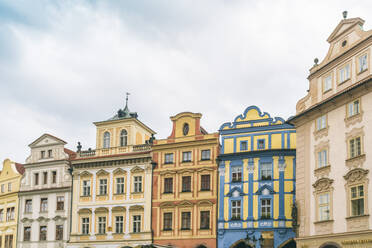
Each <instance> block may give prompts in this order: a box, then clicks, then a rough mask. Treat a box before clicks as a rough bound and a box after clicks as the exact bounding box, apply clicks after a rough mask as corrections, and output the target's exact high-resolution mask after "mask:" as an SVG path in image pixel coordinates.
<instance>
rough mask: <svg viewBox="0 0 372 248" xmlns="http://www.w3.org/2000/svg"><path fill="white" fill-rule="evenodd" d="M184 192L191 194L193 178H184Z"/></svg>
mask: <svg viewBox="0 0 372 248" xmlns="http://www.w3.org/2000/svg"><path fill="white" fill-rule="evenodd" d="M182 192H191V176H185V177H182Z"/></svg>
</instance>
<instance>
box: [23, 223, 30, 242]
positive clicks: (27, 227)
mask: <svg viewBox="0 0 372 248" xmlns="http://www.w3.org/2000/svg"><path fill="white" fill-rule="evenodd" d="M26 229H27V232H26ZM26 234H27V235H26ZM23 241H24V242H28V241H31V226H24V227H23Z"/></svg>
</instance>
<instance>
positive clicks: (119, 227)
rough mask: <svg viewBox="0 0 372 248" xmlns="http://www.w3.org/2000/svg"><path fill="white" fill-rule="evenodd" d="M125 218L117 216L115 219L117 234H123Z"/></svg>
mask: <svg viewBox="0 0 372 248" xmlns="http://www.w3.org/2000/svg"><path fill="white" fill-rule="evenodd" d="M123 225H124V217H123V216H116V217H115V232H116V233H123Z"/></svg>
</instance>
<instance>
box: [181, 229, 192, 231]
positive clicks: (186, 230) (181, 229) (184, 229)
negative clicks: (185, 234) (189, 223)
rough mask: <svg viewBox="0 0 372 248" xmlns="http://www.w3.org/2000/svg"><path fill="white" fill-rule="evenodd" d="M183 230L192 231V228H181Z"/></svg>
mask: <svg viewBox="0 0 372 248" xmlns="http://www.w3.org/2000/svg"><path fill="white" fill-rule="evenodd" d="M180 230H181V231H191V228H181V229H180Z"/></svg>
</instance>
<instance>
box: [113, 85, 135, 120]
mask: <svg viewBox="0 0 372 248" xmlns="http://www.w3.org/2000/svg"><path fill="white" fill-rule="evenodd" d="M125 95H126V97H125V107H124V109H119V110H118V112H117V115H115V116H114V117H112V118H111V119H109V120H117V119H123V118H137V117H138V115H137V113H136V112H130V111H129V108H128V98H129V97H128V96H129V95H130V93H129V92H126V93H125Z"/></svg>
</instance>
